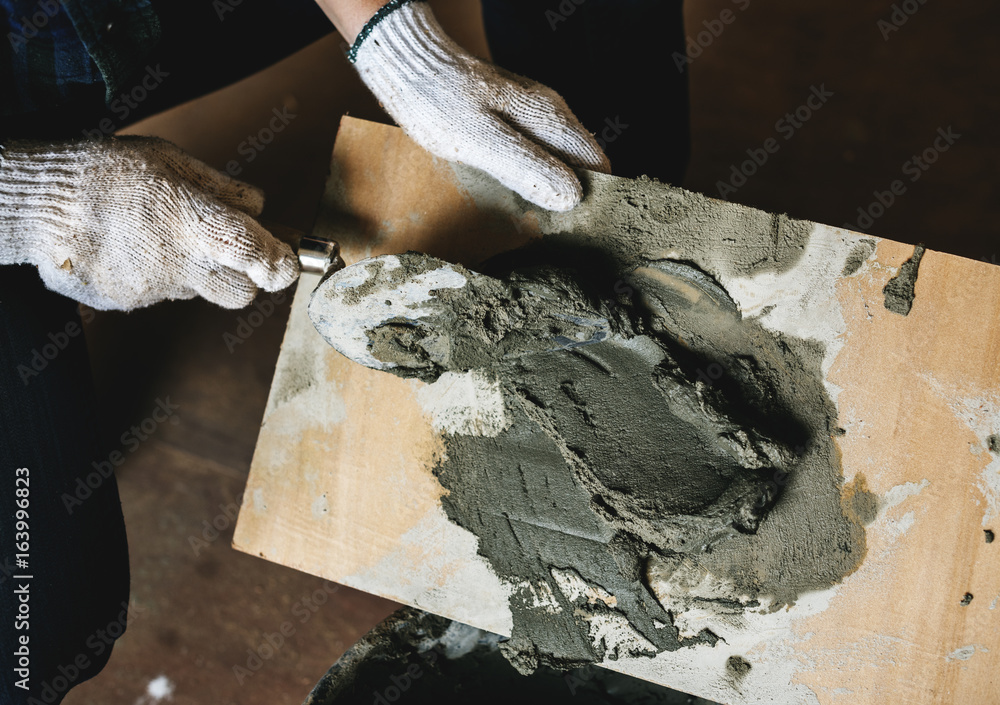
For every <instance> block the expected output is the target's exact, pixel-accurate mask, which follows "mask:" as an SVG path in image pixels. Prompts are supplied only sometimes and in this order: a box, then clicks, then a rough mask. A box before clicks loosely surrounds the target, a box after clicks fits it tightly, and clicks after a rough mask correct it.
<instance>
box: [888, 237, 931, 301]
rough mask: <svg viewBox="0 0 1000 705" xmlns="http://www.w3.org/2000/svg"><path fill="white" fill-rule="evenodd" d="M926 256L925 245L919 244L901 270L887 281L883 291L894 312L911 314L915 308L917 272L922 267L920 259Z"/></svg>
mask: <svg viewBox="0 0 1000 705" xmlns="http://www.w3.org/2000/svg"><path fill="white" fill-rule="evenodd" d="M923 256H924V247H923V246H922V245H917V246H916V247H915V248H914V249H913V255H912V256H911V257H910V259H908V260H906V261H905V262H904V263H903V266H902V267H900V268H899V272H898V273H897V274H896V276H894V277H893V278H892V279H890V280H889V281H888V282H886V285H885V287H884V288H883V289H882V293H883V294H884V295H885V307H886V308H887V309H888V310H890V311H892V312H893V313H898V314H899V315H901V316H906V315H909V313H910V309H911V308H913V298H914V296H916V292H915V289H916V285H917V272H918V270H919V269H920V260H921V259H923Z"/></svg>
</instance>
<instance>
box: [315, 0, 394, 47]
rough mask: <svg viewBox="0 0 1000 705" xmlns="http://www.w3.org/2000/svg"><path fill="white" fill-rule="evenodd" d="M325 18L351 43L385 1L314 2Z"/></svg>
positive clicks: (324, 0)
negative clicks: (324, 14)
mask: <svg viewBox="0 0 1000 705" xmlns="http://www.w3.org/2000/svg"><path fill="white" fill-rule="evenodd" d="M316 4H317V5H319V6H320V7H321V8H322V9H323V12H324V13H326V16H327V17H329V18H330V21H331V22H333V26H334V27H336V28H337V31H338V32H340V36H342V37H343V38H344V39H345V40H347V41H348V42H353V41H354V40H355V39H356V38H357V36H358V32H360V31H361V28H362V27H364V26H365V23H366V22H367V21H368V20H370V19H371V18H372V17H373V16H374V15H375V13H376V12H378V11H379V10H380V9H381V8H382V6H383V5H385V4H386V0H316Z"/></svg>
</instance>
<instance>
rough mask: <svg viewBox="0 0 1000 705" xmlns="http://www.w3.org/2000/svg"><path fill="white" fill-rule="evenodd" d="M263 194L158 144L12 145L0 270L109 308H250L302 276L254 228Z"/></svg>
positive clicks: (5, 170)
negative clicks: (31, 276) (34, 277)
mask: <svg viewBox="0 0 1000 705" xmlns="http://www.w3.org/2000/svg"><path fill="white" fill-rule="evenodd" d="M263 205H264V196H263V194H262V193H261V192H260V190H259V189H257V188H255V187H253V186H250V185H249V184H246V183H243V182H241V181H236V180H234V179H231V178H230V177H229V176H227V175H225V174H222V173H220V172H218V171H216V170H214V169H212V168H211V167H209V166H208V165H206V164H204V163H202V162H200V161H198V160H197V159H194V158H193V157H191V156H189V155H187V154H185V153H184V152H183V151H182V150H181V149H180V148H179V147H177V146H176V145H174V144H171V143H170V142H166V141H164V140H161V139H156V138H148V137H115V138H108V139H105V140H101V141H81V142H65V143H44V142H12V143H9V144H7V145H4V147H3V148H2V151H0V264H24V263H27V264H33V265H35V266H36V267H38V272H39V274H40V275H41V277H42V280H43V281H44V282H45V285H46V286H47V287H48V288H49V289H51V290H53V291H56V292H58V293H60V294H63V295H64V296H68V297H69V298H71V299H74V300H76V301H79V302H81V303H84V304H86V305H88V306H90V307H92V308H96V309H101V310H121V311H129V310H132V309H135V308H141V307H144V306H149V305H150V304H154V303H156V302H158V301H163V300H165V299H190V298H193V297H195V296H202V297H204V298H206V299H208V300H209V301H212V302H213V303H216V304H219V305H220V306H224V307H226V308H241V307H243V306H246V305H248V304H249V303H250V302H251V301H252V300H253V298H254V296H255V295H256V294H257V291H258V288H260V289H264V290H266V291H278V290H280V289H284V288H285V287H287V286H289V285H290V284H291V283H292V282H294V281H295V278H296V277H297V276H298V271H299V270H298V262H297V260H296V258H295V256H294V255H293V254H292V251H291V249H290V248H289V247H288V246H287V245H285V244H284V243H282V242H279V241H278V240H276V239H275V238H273V237H272V236H271V234H270V233H268V231H267V230H265V229H264V228H263V227H262V226H261V225H260V224H259V223H258V222H257V220H256V218H257V216H259V215H260V212H261V209H262V208H263Z"/></svg>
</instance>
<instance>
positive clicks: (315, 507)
mask: <svg viewBox="0 0 1000 705" xmlns="http://www.w3.org/2000/svg"><path fill="white" fill-rule="evenodd" d="M329 511H330V503H329V502H328V501H327V499H326V492H324V493H323V494H321V495H319V496H318V497H317V498H316V499H314V500H313V503H312V515H313V519H323V518H324V517H326V515H327V513H328V512H329Z"/></svg>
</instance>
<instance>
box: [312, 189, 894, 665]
mask: <svg viewBox="0 0 1000 705" xmlns="http://www.w3.org/2000/svg"><path fill="white" fill-rule="evenodd" d="M550 217H551V218H552V219H553V220H551V221H547V220H546V219H547V218H550ZM541 219H542V220H543V222H542V229H543V231H546V232H549V233H551V234H550V235H549V236H548V237H546V238H545V240H544V241H543V242H542V244H540V245H538V246H535V247H532V248H528V249H524V250H520V251H517V252H515V253H510V254H508V255H505V256H501V257H499V258H496V259H495V260H493V261H491V262H488V263H486V264H484V265H482V266H480V267H477V269H479V270H480V271H482V272H484V273H486V274H489V275H490V277H491V278H486V277H476V276H475V275H473V274H471V273H468V272H467V270H464V269H462V268H459V267H457V266H456V267H455V269H456V271H460V272H463V273H464V274H465V275H467V276H468V279H469V280H470V282H471V283H470V284H469V285H468V286H467V287H465V289H462V290H457V291H454V292H450V293H449V290H445V289H439V290H437V291H435V292H433V293H434V295H435V296H436V297H437V299H440V301H441V305H440V306H439V307H438V308H437V309H435V310H434V312H433V315H431V316H430V317H429V318H428V319H425V320H424V321H422V322H421V323H419V324H418V325H415V324H414V323H413V320H412V319H409V318H406V317H401V318H398V319H395V320H391V321H387V322H385V324H384V325H380V326H377V327H376V328H375V329H373V330H371V331H370V332H369V343H370V345H369V347H370V351H371V354H372V355H374V356H375V358H377V359H379V360H381V361H384V362H386V363H391V364H392V365H395V366H396V367H395V368H394V369H393V370H392V371H393V372H395V373H396V374H400V375H402V376H408V377H418V378H420V379H423V380H424V381H428V382H432V381H434V380H435V379H437V378H438V377H439V376H440V375H441V374H442V373H443V372H445V371H449V372H458V373H461V372H466V371H470V370H475V371H477V373H478V374H482V375H485V376H486V378H487V379H489V380H490V381H491V382H492V383H495V384H496V385H497V387H498V388H499V389H500V390H501V392H502V395H503V400H504V411H505V414H506V416H507V418H508V422H509V423H508V424H507V425H506V426H505V428H504V429H503V430H501V431H500V432H499V433H497V434H496V435H493V436H476V435H462V434H446V436H445V441H446V453H445V454H444V455H443V456H442V459H441V461H440V463H439V465H438V466H437V467H436V468H435V474H436V475H437V477H438V479H439V480H440V482H441V484H442V485H443V486H444V487H445V488H446V489H447V490H448V493H447V494H446V495H445V496H444V497H443V499H442V501H443V504H444V508H445V511H446V512H447V514H448V516H449V518H450V519H451V520H452V521H454V522H456V523H457V524H459V525H460V526H462V527H464V528H466V529H467V530H469V531H471V532H472V533H473V534H475V535H476V537H477V538H478V545H479V552H480V554H481V555H482V556H484V557H485V558H486V559H487V560H488V562H489V564H490V565H491V566H492V568H493V570H495V571H496V573H497V574H498V575H499V576H500V577H501V578H502V579H503V580H504V581H506V582H507V583H508V584H509V585H511V586H513V593H512V595H511V598H510V607H511V612H512V615H513V632H512V635H511V638H510V640H509V641H507V642H505V643H504V644H502V645H501V648H502V649H503V650H504V652H505V653H506V655H507V656H508V658H510V660H511V662H512V663H513V664H514V665H515V666H516V667H517V668H518V669H519V670H521V671H522V672H530V671H531V670H533V669H534V668H537V667H538V666H539V665H549V666H555V667H559V668H565V667H567V666H573V665H579V664H584V663H591V662H600V661H602V660H605V659H614V658H619V657H623V656H641V655H647V656H652V655H655V654H656V653H658V652H660V651H664V650H676V649H679V648H682V647H684V646H687V645H691V644H698V643H707V644H714V643H716V642H717V641H718V639H719V636H718V635H717V634H716V633H715V632H713V631H712V629H710V628H708V627H705V626H704V625H705V624H706V623H709V624H710V623H711V620H708V621H707V622H705V621H698V620H696V619H689V617H690V616H691V615H697V614H705V613H707V614H709V615H710V616H711V617H712V619H714V620H716V621H717V622H720V623H724V624H725V625H727V626H728V627H738V626H739V625H740V624H741V623H742V620H741V615H742V614H743V613H744V611H746V610H754V611H765V612H766V611H775V610H778V609H781V608H782V607H784V606H786V605H791V604H794V602H795V601H796V599H797V598H798V596H799V595H801V594H802V593H804V592H807V591H812V590H820V589H824V588H827V587H829V586H831V585H834V584H836V583H837V582H839V581H840V580H842V579H843V578H844V577H845V576H846V575H848V574H850V573H851V572H853V571H854V570H855V569H856V568H857V566H858V565H859V564H860V562H861V560H862V559H863V557H864V555H865V550H866V549H865V533H864V528H863V527H864V524H865V523H866V522H867V521H870V520H871V519H872V518H873V511H872V507H874V506H877V505H876V504H875V500H874V498H872V497H870V496H869V493H868V492H867V489H866V488H865V487H864V486H863V484H862V485H859V484H858V483H857V482H855V483H854V484H853V485H852V486H851V488H849V489H848V488H845V487H844V482H843V476H842V473H841V468H840V457H839V453H838V450H837V448H836V446H835V445H834V442H833V437H834V436H836V435H841V434H843V430H842V429H840V428H839V426H838V424H837V413H836V408H835V406H834V404H833V402H832V401H831V400H830V398H829V397H828V395H827V393H826V390H825V387H824V385H823V382H822V374H821V362H822V359H823V354H824V350H823V347H822V345H821V344H819V343H816V342H812V341H807V340H801V339H797V338H794V337H791V336H787V335H779V334H775V333H773V332H771V331H769V330H767V329H765V328H763V327H762V326H761V325H760V324H759V323H757V322H756V320H752V319H743V318H742V317H741V316H740V315H739V312H738V311H736V310H735V306H734V305H733V304H732V302H728V305H727V303H726V301H724V300H721V299H719V298H718V297H713V296H712V295H710V294H709V293H708V291H709V288H704V287H702V288H699V287H698V286H697V285H695V286H693V289H692V290H691V291H688V292H687V294H690V296H686V294H685V291H684V286H683V283H682V282H681V283H678V280H677V277H674V276H672V270H671V268H672V267H676V266H677V263H676V262H670V261H664V258H665V257H670V256H671V255H672V254H673V253H674V252H676V251H677V250H680V251H683V252H685V254H686V255H687V257H688V258H690V259H691V260H694V261H697V262H698V263H699V265H701V266H702V267H703V268H704V270H703V271H702V273H701V276H703V277H705V278H706V279H707V280H710V281H711V280H713V279H714V275H715V273H716V271H718V270H717V268H718V269H723V268H724V269H725V270H726V271H727V272H728V273H729V274H730V275H744V276H750V275H753V274H758V273H761V272H767V271H774V272H780V271H784V270H786V269H788V268H790V267H792V266H794V264H795V262H796V261H797V260H798V258H799V257H800V256H801V254H802V251H803V250H804V247H805V242H806V238H807V237H808V233H809V231H810V229H811V225H810V224H808V223H803V222H799V221H793V220H791V219H788V218H787V217H785V216H772V215H769V214H764V213H761V212H759V211H752V210H749V209H742V208H739V207H733V206H731V205H730V204H720V203H718V202H714V201H711V200H710V199H707V198H705V197H704V196H699V195H697V194H690V193H686V192H681V191H678V190H674V189H665V188H663V187H662V186H661V185H659V184H656V183H655V182H651V181H648V180H639V181H636V182H622V183H621V184H620V185H617V186H612V187H610V188H606V189H605V190H603V191H602V192H601V193H600V194H598V195H597V196H596V197H593V198H591V199H589V200H588V201H587V202H585V204H584V205H583V206H581V207H580V208H578V209H576V211H575V212H570V214H566V215H563V216H548V215H542V216H541ZM584 228H586V229H587V231H586V232H581V231H582V229H584ZM866 256H867V255H865V254H863V253H860V252H859V253H858V258H859V260H860V259H861V258H862V257H866ZM403 261H404V264H403V267H402V271H400V270H399V269H396V270H395V273H394V274H393V275H392V278H402V279H405V278H406V277H407V276H410V275H414V274H416V273H419V272H421V271H424V270H426V269H427V268H433V267H435V266H438V264H440V263H434V262H428V261H426V260H421V259H420V258H419V257H408V258H403ZM369 266H372V267H376V266H377V265H369ZM370 274H372V275H373V276H372V277H371V278H370V280H371V281H372V282H376V281H377V280H379V277H378V276H375V275H377V274H378V272H377V271H375V270H372V271H371V272H370ZM383 284H384V281H382V283H381V284H378V283H373V286H375V291H378V290H379V287H381V286H382V285H383ZM692 291H693V292H694V293H693V294H692ZM365 293H371V292H365ZM385 303H386V304H389V303H390V302H389V301H386V302H385ZM311 313H312V310H311ZM330 317H331V320H336V316H335V315H333V312H331V316H330ZM314 320H315V319H314ZM576 343H582V344H579V345H577V344H576ZM729 675H730V676H733V677H735V675H734V674H729Z"/></svg>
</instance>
